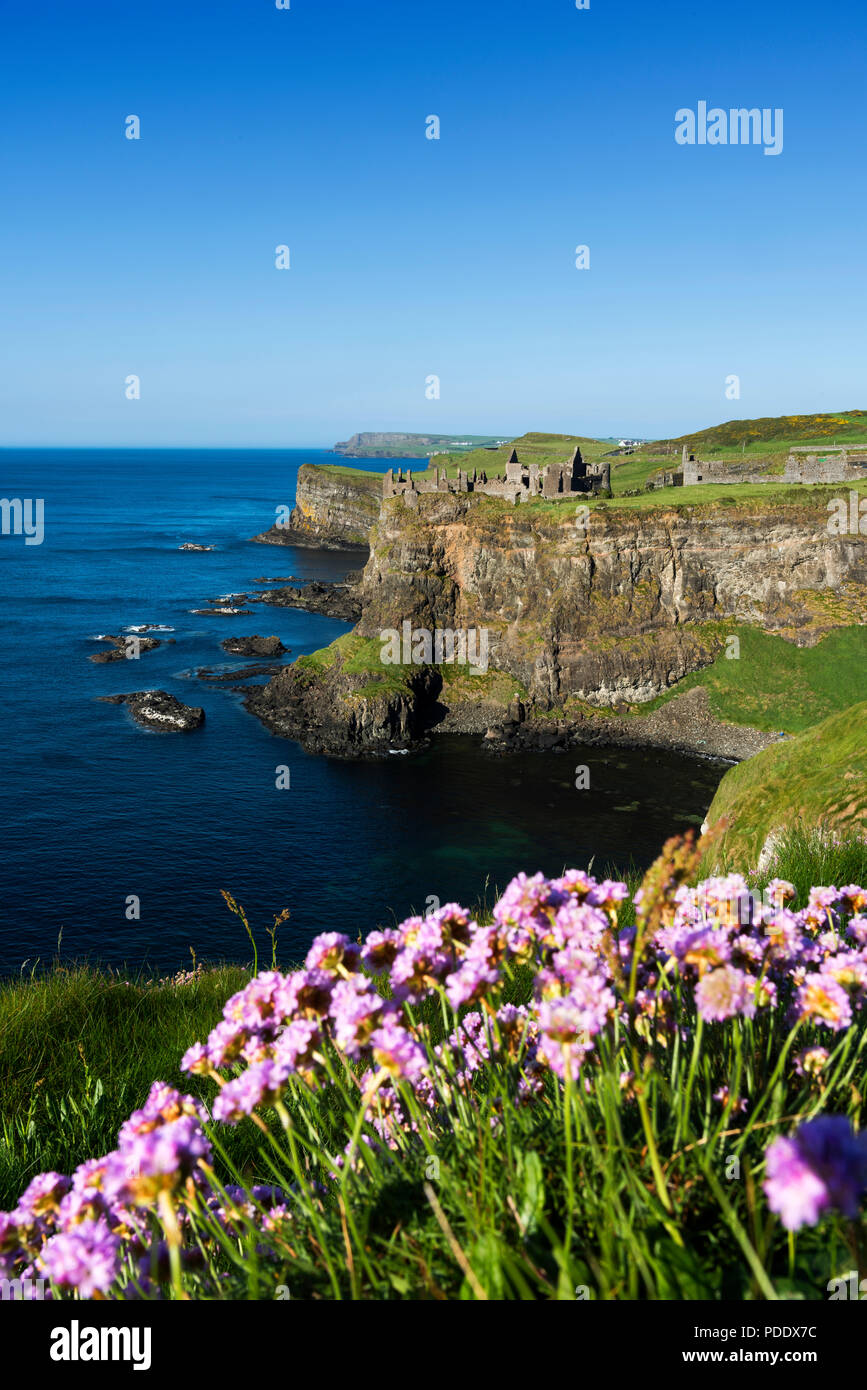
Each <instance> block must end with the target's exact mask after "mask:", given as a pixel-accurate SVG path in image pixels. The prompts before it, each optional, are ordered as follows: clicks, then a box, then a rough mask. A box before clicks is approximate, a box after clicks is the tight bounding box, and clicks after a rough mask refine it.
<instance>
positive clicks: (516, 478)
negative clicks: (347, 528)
mask: <svg viewBox="0 0 867 1390" xmlns="http://www.w3.org/2000/svg"><path fill="white" fill-rule="evenodd" d="M610 490H611V465H610V463H605V462H601V463H585V461H584V459H583V458H582V457H581V450H580V449H579V448H578V447H577V446H576V449H575V452H574V453H573V455H572V457H571V459H567V460H566V462H565V463H549V464H546V465H545V467H543V468H542V467H540V466H539V464H537V463H522V462H521V460H520V459H519V458H518V452H517V450H516V449H513V450H512V452H511V454H510V455H509V458H508V461H507V463H506V472H505V474H503V475H501V476H498V477H495V478H489V477H488V475H487V473H484V472H482V473H479V472H477V471H476V469H473V471H472V473H468V472H467V471H466V469H463V468H459V469H458V473H457V477H456V478H449V477H448V476H447V474H446V471H445V469H444V468H443V469H440V468H439V467H438V466H435V467H434V468H433V470H432V476H431V477H429V478H426V477H413V474H412V469H411V468H409V469H407V472H406V476H404V473H403V469H398V471H397V474H395V473H394V470H393V469H391V468H389V470H388V472H387V473H386V475H385V478H384V480H383V485H382V495H383V497H404V498H405V499H406V502H407V505H408V506H418V499H419V496H420V495H421V494H422V493H426V492H455V493H457V492H478V493H483V494H484V495H485V496H486V497H505V498H507V499H508V500H509V501H510V502H516V503H517V502H528V501H530V500H531V498H533V497H548V498H552V499H554V498H557V497H587V496H592V495H594V494H598V493H603V494H607V493H608V492H610Z"/></svg>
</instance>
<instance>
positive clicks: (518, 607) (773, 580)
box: [256, 489, 867, 758]
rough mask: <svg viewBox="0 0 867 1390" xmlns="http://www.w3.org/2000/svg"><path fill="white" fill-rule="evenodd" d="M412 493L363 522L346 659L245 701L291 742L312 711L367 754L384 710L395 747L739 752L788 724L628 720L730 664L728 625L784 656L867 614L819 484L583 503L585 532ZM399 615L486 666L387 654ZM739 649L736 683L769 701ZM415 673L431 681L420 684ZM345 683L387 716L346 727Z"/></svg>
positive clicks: (557, 515)
mask: <svg viewBox="0 0 867 1390" xmlns="http://www.w3.org/2000/svg"><path fill="white" fill-rule="evenodd" d="M418 500H419V505H418V507H414V508H409V507H407V506H406V505H405V504H404V502H403V499H402V498H395V499H392V500H389V501H387V502H386V503H385V504H384V505H383V507H382V510H381V513H380V515H379V520H378V521H377V524H376V526H375V527H374V528H373V530H372V532H371V554H370V558H369V560H368V563H367V565H366V567H365V570H364V574H363V579H362V585H361V595H360V596H361V604H362V616H361V620H360V622H359V624H358V627H357V628H356V630H355V633H354V634H351V636H352V638H353V640H354V642H355V644H356V645H355V647H354V648H353V649H352V651H351V652H350V651H349V649H348V648H347V647H346V646H345V645H344V646H343V647H341V645H340V644H339V643H338V644H335V646H334V648H328V649H326V653H325V654H322V655H323V656H326V655H327V660H326V661H324V662H323V664H322V665H321V667H320V669H318V670H311V669H310V668H309V667H308V668H307V669H305V670H304V671H303V682H300V683H299V679H298V677H299V675H300V673H299V672H298V671H297V669H296V667H290V668H287V669H286V670H285V671H283V672H281V673H280V675H279V676H278V677H275V679H274V681H272V682H271V684H270V686H269V687H266V691H267V694H265V695H263V696H262V697H257V700H258V701H259V703H260V706H261V709H260V710H257V711H256V712H257V713H258V712H263V711H265V710H267V713H268V719H267V721H266V722H269V724H270V726H271V727H276V725H277V724H278V723H279V725H280V728H279V732H283V733H289V732H290V731H291V732H292V733H293V736H297V737H299V738H301V739H302V740H304V739H305V737H306V734H305V729H306V728H307V727H308V726H309V725H310V724H311V723H314V724H319V725H322V724H323V722H324V723H325V724H327V725H328V730H329V734H328V743H329V745H330V749H329V751H331V749H333V748H334V747H335V746H336V745H337V744H338V743H339V729H340V727H341V725H343V726H344V727H345V728H347V729H348V728H349V726H350V725H351V728H352V738H351V740H349V742H351V744H352V748H351V749H347V751H358V749H359V748H361V747H362V746H363V745H364V744H365V742H366V739H365V728H370V730H371V732H372V738H371V740H370V742H371V745H372V746H373V745H375V746H376V747H379V748H380V749H381V748H382V747H383V746H384V745H385V743H386V742H387V740H388V737H389V729H390V728H394V727H395V726H394V718H397V723H398V726H399V728H400V736H401V738H402V739H403V740H404V741H408V742H413V741H416V740H417V739H418V738H420V737H421V736H423V733H424V730H425V729H426V728H430V727H432V726H433V725H437V726H438V727H440V728H448V729H453V730H455V731H461V730H466V731H473V732H480V733H485V732H486V730H487V733H488V737H489V739H490V743H491V746H492V748H493V749H494V750H495V751H496V750H498V749H499V748H500V747H502V746H506V745H508V744H509V742H510V740H511V741H514V740H515V738H516V737H518V738H519V740H520V738H525V737H526V736H528V735H529V734H532V735H533V736H534V737H538V738H539V739H540V740H541V742H542V746H567V745H568V743H569V742H571V741H594V740H600V739H604V740H605V741H609V740H612V741H618V742H635V743H641V742H645V741H653V742H660V743H665V744H666V745H667V746H686V747H699V746H700V747H701V748H702V750H703V751H706V752H712V753H718V754H719V755H721V756H727V757H735V758H738V757H744V756H748V755H749V754H751V753H754V752H756V751H757V749H758V748H761V747H763V746H766V745H767V744H768V743H770V742H773V741H775V740H776V739H777V738H778V736H779V735H778V733H777V732H775V731H778V730H779V729H780V728H781V727H782V728H785V727H786V725H785V724H780V723H777V724H768V722H767V721H764V722H763V721H761V720H759V721H756V724H757V727H758V729H760V730H767V731H768V733H767V734H766V735H764V736H762V737H759V738H758V740H756V739H755V738H752V737H751V736H752V735H753V733H754V732H755V731H754V730H752V729H738V727H737V726H738V724H742V725H746V724H748V722H749V721H748V720H747V719H746V718H741V719H737V718H735V720H734V722H729V721H731V719H732V716H731V715H730V714H727V715H726V716H725V718H723V719H720V718H719V715H718V712H714V711H713V710H711V709H710V708H708V704H707V699H706V698H704V699H699V697H698V695H697V694H696V695H694V696H692V695H691V696H689V698H687V696H686V695H678V698H677V699H676V700H673V701H671V702H670V704H669V705H668V707H667V709H666V710H665V711H664V712H655V713H654V714H653V717H652V718H647V717H646V714H645V713H644V712H643V711H646V709H647V706H648V702H651V701H654V700H658V699H659V697H664V696H666V695H667V694H669V693H671V692H672V691H677V690H678V687H679V683H681V682H683V681H684V679H685V678H687V677H689V676H690V675H691V674H692V673H695V672H698V671H701V670H702V669H704V668H707V667H709V666H711V664H712V663H717V665H719V666H729V662H728V660H727V659H726V658H727V655H728V648H727V640H728V639H729V638H730V636H731V634H732V633H733V632H734V631H736V630H738V629H744V630H746V631H758V632H760V633H761V632H765V633H772V634H776V636H777V637H778V638H782V639H785V641H784V642H780V643H779V645H781V646H785V647H786V648H787V649H789V650H792V651H795V650H796V649H798V648H810V647H813V646H815V644H816V643H818V642H820V641H821V640H822V639H823V637H825V636H826V634H828V633H829V632H830V631H831V630H832V629H835V628H847V627H850V628H851V627H853V625H857V624H864V623H865V622H867V538H863V537H860V536H854V535H844V536H837V535H833V536H831V535H829V534H828V531H827V525H828V511H827V500H828V499H827V496H826V493H825V491H823V490H818V489H817V490H811V491H810V492H809V493H807V492H806V491H805V490H800V491H798V492H797V495H796V496H795V497H792V496H791V495H790V494H789V493H785V494H783V493H776V494H775V495H774V496H773V497H770V496H769V497H768V499H767V500H765V499H764V498H755V497H750V498H745V499H743V500H742V501H737V500H735V498H734V496H733V497H732V500H731V501H729V500H728V499H726V501H724V502H716V503H714V504H712V505H704V506H702V505H684V504H682V503H681V504H674V503H672V504H670V505H669V504H662V505H653V506H649V505H644V506H638V505H629V504H627V503H621V504H620V505H618V504H617V503H616V502H614V503H597V504H595V505H594V506H593V507H592V508H591V509H590V513H589V515H590V520H589V524H588V525H587V526H586V527H584V526H582V525H581V524H580V517H581V513H582V511H583V510H584V509H580V508H576V507H575V506H574V505H573V504H572V503H562V502H560V503H558V502H541V501H539V502H532V503H527V504H525V505H522V506H521V507H517V508H516V507H513V506H510V505H508V504H505V503H503V502H501V501H500V500H499V499H494V498H487V497H479V498H474V497H471V496H466V495H464V496H461V495H454V494H444V493H442V494H437V493H435V494H426V495H422V496H421V497H420V498H419V499H418ZM405 623H406V624H408V625H409V629H410V630H411V631H413V632H416V631H418V630H425V631H427V632H430V633H433V632H435V631H436V630H437V629H440V630H446V631H450V632H472V631H475V632H477V633H478V632H479V631H482V630H483V631H484V632H485V634H486V640H487V656H486V662H485V666H486V670H485V672H484V673H480V674H474V673H472V672H471V671H470V670H469V669H468V667H467V666H466V665H464V666H459V665H455V664H448V663H446V664H440V665H439V667H438V668H437V667H436V666H435V664H432V663H431V661H430V657H429V656H427V655H422V657H421V660H420V664H419V665H416V664H413V663H412V660H411V659H410V660H408V659H407V657H406V655H405V654H404V655H403V657H402V660H403V661H404V662H405V663H406V664H403V665H400V664H395V665H388V666H385V665H383V663H382V655H381V652H382V641H383V639H382V635H381V634H382V633H383V632H385V631H386V630H388V629H392V630H400V629H402V626H403V624H405ZM340 641H341V643H345V639H340ZM744 650H745V656H744V660H743V661H742V662H741V666H742V668H743V669H741V670H739V677H740V678H742V680H743V682H744V683H745V688H746V686H748V685H749V684H750V683H751V682H752V685H753V686H754V687H755V688H757V689H758V691H759V693H760V694H764V693H767V694H769V695H772V694H773V692H772V690H770V691H768V692H764V691H763V684H762V682H763V680H764V672H763V671H762V670H760V669H758V667H757V663H755V662H753V663H752V664H751V660H752V649H751V648H750V647H749V646H745V649H744ZM360 653H363V660H359V654H360ZM350 659H351V662H352V663H353V668H352V669H350V667H349V666H348V665H347V662H348V661H349V660H350ZM738 659H740V658H739V657H738ZM421 671H431V672H432V673H433V674H432V678H431V679H430V680H427V681H425V682H422V683H421V684H419V680H418V678H419V674H420V672H421ZM302 686H303V688H302ZM359 690H362V691H363V699H364V700H366V701H368V702H369V701H370V700H372V699H374V698H375V697H377V698H378V697H379V696H381V697H382V698H383V699H384V700H385V705H386V706H389V702H391V707H392V713H391V714H386V715H384V714H383V712H382V710H379V712H378V713H377V714H376V715H375V717H374V716H373V715H372V716H371V720H369V721H368V722H367V724H366V725H365V721H364V720H362V721H361V722H360V721H359V718H358V709H357V708H356V705H355V704H354V703H353V702H354V701H355V699H356V695H357V692H358V691H359ZM702 694H703V693H702ZM771 703H772V701H770V700H769V705H770V704H771ZM636 706H637V707H638V710H636ZM642 707H643V709H642ZM612 710H613V712H614V713H613V714H612ZM281 711H282V713H281ZM771 717H773V713H772V714H771ZM491 726H494V727H491ZM313 746H316V745H315V744H314V745H313Z"/></svg>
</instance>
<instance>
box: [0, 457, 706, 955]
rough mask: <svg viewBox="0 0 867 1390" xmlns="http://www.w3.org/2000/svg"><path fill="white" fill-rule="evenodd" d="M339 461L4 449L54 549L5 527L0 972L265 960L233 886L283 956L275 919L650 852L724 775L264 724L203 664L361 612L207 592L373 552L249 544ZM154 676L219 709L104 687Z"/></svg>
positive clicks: (642, 760) (339, 925)
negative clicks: (160, 718) (300, 485)
mask: <svg viewBox="0 0 867 1390" xmlns="http://www.w3.org/2000/svg"><path fill="white" fill-rule="evenodd" d="M337 461H338V459H337V456H336V455H334V454H332V453H330V452H328V451H325V450H315V449H304V450H299V449H288V450H193V449H183V450H173V449H158V450H118V449H98V450H96V449H87V450H80V449H64V450H48V449H41V450H15V449H4V450H2V451H0V497H2V498H6V499H15V498H18V499H21V500H22V501H26V500H28V499H29V500H32V501H36V500H37V499H41V500H42V502H43V504H44V537H43V539H42V543H41V544H38V545H37V544H33V545H27V544H26V543H25V537H24V536H23V535H15V534H4V535H2V536H0V717H2V724H0V730H2V773H0V973H2V974H4V975H9V974H14V973H17V972H20V971H24V972H30V971H32V970H40V969H42V968H44V967H46V966H47V965H49V964H50V963H51V962H52V961H53V960H55V959H56V958H57V957H58V956H59V957H60V958H62V959H63V960H64V961H67V962H68V961H70V960H90V961H92V962H94V963H101V964H105V965H109V966H112V967H117V968H128V969H131V970H135V971H142V970H143V971H145V972H151V971H153V972H157V973H159V974H167V973H170V972H174V971H177V970H181V969H184V968H187V967H189V966H190V964H191V961H192V958H193V955H192V953H194V954H195V958H196V959H197V960H204V961H209V962H216V961H220V960H237V961H247V960H249V959H250V956H251V950H250V945H249V942H248V940H247V937H246V935H245V933H244V929H243V926H242V924H241V923H240V921H239V920H238V919H237V918H236V917H235V916H233V915H232V914H231V913H230V912H229V910H228V909H227V906H226V903H225V901H224V899H223V897H222V891H226V892H228V893H231V894H232V895H233V896H234V898H235V900H236V901H237V902H238V903H240V904H241V906H242V907H243V909H244V911H245V913H246V915H247V917H248V920H249V922H250V925H251V929H252V930H253V932H254V934H255V937H256V940H257V943H258V946H259V950H260V956H261V958H262V959H264V960H266V961H267V960H270V942H269V939H268V937H267V934H266V929H267V928H268V927H269V926H271V925H272V923H273V920H274V918H275V916H276V915H277V914H280V913H281V912H282V911H283V910H284V909H288V911H289V916H288V918H286V919H284V921H283V922H282V923H281V925H280V929H279V936H278V943H279V945H278V957H279V959H280V961H281V963H282V964H289V963H291V962H294V961H297V960H299V959H300V958H301V957H302V956H303V954H304V952H305V951H306V948H307V944H308V943H309V941H310V940H311V938H312V937H313V936H314V935H316V933H317V932H321V931H343V932H347V933H348V934H350V935H351V936H352V937H357V936H358V934H359V933H361V934H366V933H367V932H368V931H370V930H371V929H373V928H375V927H377V926H385V925H389V924H394V923H395V922H399V921H401V920H402V919H403V918H404V917H405V916H407V915H409V914H410V913H413V912H424V911H425V910H427V909H428V908H430V907H433V906H436V905H437V904H443V903H446V902H452V901H457V902H461V903H464V904H465V905H467V906H473V905H476V904H479V903H485V902H487V903H488V904H489V905H490V904H492V903H493V902H494V901H495V900H496V896H497V893H498V891H499V890H502V889H503V888H504V887H505V886H506V884H507V883H508V882H509V880H510V879H511V878H512V877H513V876H514V875H515V874H516V873H518V872H519V871H520V870H525V871H526V872H527V873H533V872H535V871H537V870H542V871H543V872H544V873H546V874H556V873H560V872H561V871H562V870H563V869H564V868H567V867H586V866H587V865H588V864H589V863H590V862H591V861H592V863H593V865H594V868H595V870H596V871H598V872H603V871H605V872H611V871H612V870H613V869H618V870H621V871H622V870H626V869H627V868H628V867H629V866H630V865H631V866H634V867H638V868H643V867H645V866H647V865H648V864H650V863H651V862H652V860H653V859H654V858H655V856H656V855H657V853H658V852H659V849H660V847H661V845H662V843H663V841H664V840H665V839H666V838H667V837H668V836H669V835H671V834H673V833H674V832H676V831H680V830H683V829H685V828H687V827H688V826H692V825H697V824H699V823H700V822H701V821H702V819H703V818H704V815H705V812H706V811H707V809H708V807H709V805H710V802H711V799H712V797H713V794H714V791H715V789H716V786H717V784H718V782H719V779H720V776H721V775H722V771H723V770H724V769H723V768H721V767H720V766H719V765H718V764H715V763H713V762H710V761H706V760H702V759H699V758H694V757H687V756H682V755H680V754H676V753H672V752H664V751H656V750H626V749H618V748H598V747H588V748H586V749H578V750H570V752H569V753H568V754H560V755H557V754H553V753H541V752H539V753H532V754H531V753H523V754H518V755H514V756H508V757H504V758H493V757H491V756H490V755H488V754H486V753H485V752H484V751H483V750H482V748H481V740H480V739H479V738H478V737H471V736H453V735H441V736H435V737H434V738H433V739H432V741H431V745H430V747H429V748H428V749H427V750H426V751H423V752H421V753H420V754H417V755H409V756H402V755H395V756H388V757H385V758H384V759H382V760H380V761H375V762H346V761H339V760H333V759H328V758H324V757H321V756H314V755H309V754H307V753H305V752H304V751H303V750H302V749H301V748H300V747H299V746H298V745H297V744H296V743H293V742H290V741H288V740H284V739H280V738H277V737H275V736H274V735H272V734H271V733H269V732H268V731H267V730H266V729H264V728H263V727H262V725H261V724H260V723H259V722H258V721H257V720H256V719H255V718H254V717H253V716H252V715H250V714H248V713H247V711H246V710H245V709H244V707H243V704H242V696H241V695H240V694H239V693H237V692H236V691H233V690H232V688H231V683H228V684H209V683H206V682H205V681H203V680H201V679H199V678H198V677H197V675H196V671H197V669H198V668H201V667H210V668H218V669H223V670H227V671H228V670H233V669H236V668H237V669H240V668H242V667H244V666H246V665H250V664H251V660H250V659H245V658H242V657H228V656H227V655H226V653H225V652H223V650H222V649H221V646H220V643H221V641H222V639H224V638H226V637H229V636H239V635H245V634H252V633H259V634H260V635H265V636H269V635H271V634H276V635H277V636H279V637H280V638H281V640H282V641H283V643H284V644H285V645H286V646H287V647H288V648H290V654H289V657H288V658H287V659H289V660H294V659H295V658H296V657H298V656H300V655H302V654H303V653H306V652H312V651H315V650H316V649H317V648H320V647H322V646H324V645H326V644H327V643H329V642H331V641H333V640H334V639H335V638H336V637H338V636H339V635H340V634H341V633H343V632H345V631H347V630H348V627H349V625H348V624H346V623H342V622H338V621H335V620H333V619H329V618H325V617H321V616H318V615H315V614H310V613H305V612H302V611H296V610H291V609H286V608H274V607H268V608H263V607H260V606H256V607H255V608H254V610H253V612H252V615H251V616H233V617H216V616H212V617H202V616H196V615H195V614H194V613H193V612H192V611H191V610H193V609H196V608H205V607H209V606H210V603H209V600H213V599H215V598H220V597H222V596H223V595H227V594H236V593H241V592H244V591H247V592H254V591H256V590H257V589H259V588H261V587H263V586H260V585H256V584H255V583H254V580H255V579H256V578H260V577H263V576H264V577H271V576H284V575H294V576H297V577H298V578H299V579H301V580H307V579H325V580H334V579H342V578H343V576H344V575H345V574H346V572H347V571H348V570H351V569H355V568H358V566H359V565H360V563H362V562H363V558H364V557H363V555H361V556H359V553H358V552H356V553H353V552H335V551H321V550H312V549H307V548H294V547H284V546H280V547H278V546H266V545H261V544H254V543H252V542H251V539H250V538H251V537H252V536H254V535H256V534H258V533H260V532H262V531H264V530H266V529H267V528H268V527H269V526H270V525H272V524H273V523H274V520H275V517H276V514H277V510H278V509H279V508H281V507H285V506H288V507H291V506H292V505H293V503H294V498H295V480H296V475H297V470H298V467H299V465H300V464H301V463H305V462H309V463H322V462H337ZM389 462H394V461H389ZM405 462H408V463H409V465H410V466H413V461H412V460H409V461H405ZM357 466H358V467H359V468H370V469H372V470H374V471H380V472H382V471H384V469H385V468H386V467H387V466H388V464H387V463H385V462H384V461H368V460H362V461H358V463H357ZM414 466H416V467H418V461H417V460H416V461H415V465H414ZM185 542H195V543H198V544H204V545H212V546H214V547H215V549H214V550H213V551H211V552H208V553H202V552H189V551H181V550H179V546H180V545H182V544H183V543H185ZM144 624H154V625H156V626H157V627H158V628H159V630H158V631H156V632H155V633H154V634H153V635H155V636H156V637H158V638H159V639H161V641H162V643H163V645H162V646H161V647H160V648H159V649H158V650H155V651H151V652H143V653H142V654H141V656H140V657H139V659H138V660H137V661H132V660H131V661H122V662H116V663H110V664H105V665H99V664H94V663H93V662H91V661H89V660H88V657H89V656H90V655H92V654H93V653H94V652H97V651H100V650H102V649H103V644H101V643H99V642H98V641H97V640H95V639H97V638H98V637H99V635H100V634H106V633H109V634H119V633H121V632H125V631H128V630H129V629H131V628H136V627H141V626H142V625H144ZM145 689H163V690H167V691H170V692H171V693H172V694H174V695H176V696H177V697H178V699H180V700H182V701H184V703H186V704H192V705H201V706H202V707H203V708H204V710H205V715H206V719H205V723H204V725H203V726H202V727H201V728H200V729H198V730H195V731H193V732H190V733H184V734H181V733H152V732H149V731H146V730H144V729H141V728H139V727H138V726H137V725H136V724H135V723H134V722H133V720H132V718H131V717H130V715H129V713H128V711H127V709H126V708H125V706H123V705H113V704H107V703H102V702H101V701H100V700H99V698H98V697H100V696H106V695H114V694H119V693H127V692H130V691H133V690H145ZM579 765H586V766H587V767H588V768H589V771H590V776H589V788H588V789H584V790H581V789H579V788H578V787H577V786H576V782H579V781H581V780H582V779H581V778H580V777H578V776H576V769H577V767H578V766H579ZM281 768H285V769H288V777H287V776H286V774H285V773H283V774H281V773H280V772H279V769H281ZM278 782H279V783H281V784H282V785H278ZM287 783H288V785H286V784H287Z"/></svg>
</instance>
